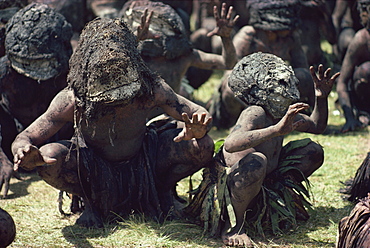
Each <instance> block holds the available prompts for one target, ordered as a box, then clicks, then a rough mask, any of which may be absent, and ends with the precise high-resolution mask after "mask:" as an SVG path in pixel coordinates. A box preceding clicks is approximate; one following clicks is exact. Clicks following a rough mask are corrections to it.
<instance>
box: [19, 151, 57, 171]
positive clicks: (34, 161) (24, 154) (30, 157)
mask: <svg viewBox="0 0 370 248" xmlns="http://www.w3.org/2000/svg"><path fill="white" fill-rule="evenodd" d="M13 161H14V170H18V168H19V167H21V168H23V169H25V170H33V169H34V168H36V167H37V166H41V165H44V164H54V163H56V161H57V160H56V159H55V158H49V157H46V156H42V155H41V152H40V150H39V149H38V148H37V147H36V146H33V145H26V146H25V147H23V148H19V149H18V150H17V153H16V154H15V155H14V160H13Z"/></svg>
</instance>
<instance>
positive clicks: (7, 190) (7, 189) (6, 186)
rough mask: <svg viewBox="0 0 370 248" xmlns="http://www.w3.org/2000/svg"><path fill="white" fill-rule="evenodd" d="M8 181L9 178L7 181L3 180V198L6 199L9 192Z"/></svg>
mask: <svg viewBox="0 0 370 248" xmlns="http://www.w3.org/2000/svg"><path fill="white" fill-rule="evenodd" d="M9 181H10V177H9V178H8V179H5V184H4V195H3V198H6V197H7V196H8V192H9ZM0 189H1V187H0Z"/></svg>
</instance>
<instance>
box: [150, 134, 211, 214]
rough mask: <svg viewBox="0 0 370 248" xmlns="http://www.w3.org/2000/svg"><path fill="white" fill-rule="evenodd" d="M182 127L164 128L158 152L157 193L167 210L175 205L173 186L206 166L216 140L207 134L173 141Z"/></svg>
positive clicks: (164, 208)
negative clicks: (201, 136)
mask: <svg viewBox="0 0 370 248" xmlns="http://www.w3.org/2000/svg"><path fill="white" fill-rule="evenodd" d="M179 132H180V129H172V130H167V131H165V132H163V133H162V134H161V135H160V136H159V142H160V143H159V148H158V155H157V168H156V175H157V182H158V185H157V187H158V194H159V196H160V200H161V206H162V209H163V211H164V212H168V210H170V208H171V207H172V206H173V197H172V190H173V188H174V187H175V186H176V183H177V182H178V181H180V180H181V179H183V178H185V177H187V176H190V175H192V174H194V173H195V172H197V171H198V170H200V169H201V168H203V167H205V166H206V165H207V163H209V162H210V161H211V160H212V156H213V150H214V143H213V140H212V139H211V138H210V137H209V136H208V135H206V136H204V137H203V138H201V139H192V140H188V141H181V142H174V141H173V138H174V137H175V136H177V134H178V133H179Z"/></svg>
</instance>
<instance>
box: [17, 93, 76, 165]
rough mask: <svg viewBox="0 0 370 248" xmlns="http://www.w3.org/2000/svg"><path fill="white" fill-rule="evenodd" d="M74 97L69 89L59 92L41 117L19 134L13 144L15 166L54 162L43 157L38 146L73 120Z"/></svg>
mask: <svg viewBox="0 0 370 248" xmlns="http://www.w3.org/2000/svg"><path fill="white" fill-rule="evenodd" d="M73 112H74V98H73V93H72V92H71V91H69V90H62V91H61V92H59V93H58V94H57V95H56V96H55V97H54V99H53V100H52V102H51V103H50V106H49V107H48V109H47V110H46V112H45V113H43V114H42V115H41V116H40V117H38V118H37V119H36V120H35V121H34V122H33V123H31V124H30V125H29V126H28V127H27V128H26V129H25V130H23V131H22V132H21V133H19V134H18V135H17V137H16V138H15V140H14V142H13V144H12V147H11V148H12V153H13V155H14V167H15V169H17V167H18V166H20V167H22V168H25V169H27V168H33V167H34V164H36V165H41V164H44V163H53V162H55V160H54V159H51V158H46V157H43V156H42V155H41V154H40V152H39V150H38V148H37V146H38V145H40V144H43V143H44V142H46V141H47V140H48V139H49V138H50V137H52V136H53V135H54V134H55V133H57V132H58V131H59V130H60V129H61V128H62V127H63V126H64V125H65V124H66V123H67V122H69V121H71V122H72V121H73Z"/></svg>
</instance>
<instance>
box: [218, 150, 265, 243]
mask: <svg viewBox="0 0 370 248" xmlns="http://www.w3.org/2000/svg"><path fill="white" fill-rule="evenodd" d="M266 166H267V161H266V157H265V156H264V155H263V154H262V153H258V152H255V153H250V154H248V155H247V156H246V157H244V158H242V159H241V160H240V161H239V162H237V163H236V164H234V165H233V167H232V168H231V172H230V174H229V175H228V178H227V185H228V187H229V190H230V192H231V203H232V205H233V208H234V212H235V217H236V225H235V226H234V227H231V226H230V223H229V221H226V223H227V224H226V225H225V228H224V230H223V233H222V240H223V242H224V244H225V245H230V246H246V247H249V246H251V245H252V243H251V241H250V239H249V237H248V236H247V234H246V231H245V229H244V227H243V224H244V220H245V212H246V210H247V208H248V206H249V204H250V202H251V201H252V200H253V198H254V197H255V196H256V195H257V194H258V192H259V191H260V190H261V187H262V183H263V180H264V178H265V175H266Z"/></svg>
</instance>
